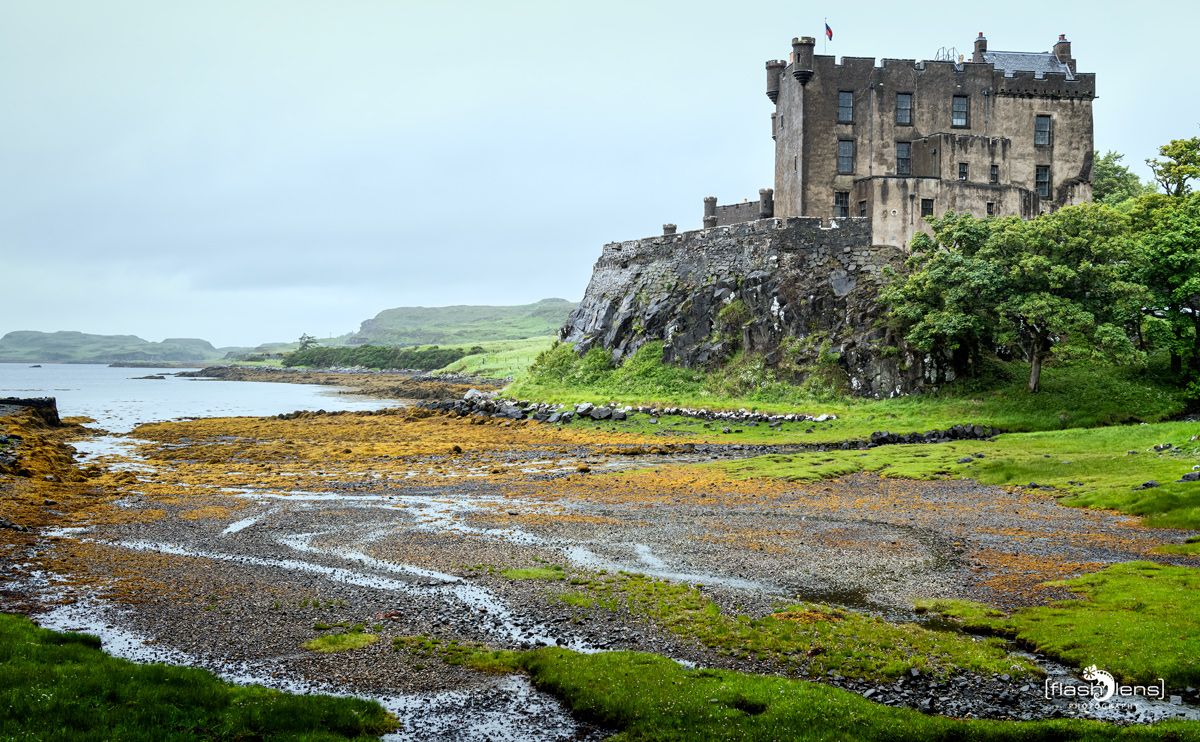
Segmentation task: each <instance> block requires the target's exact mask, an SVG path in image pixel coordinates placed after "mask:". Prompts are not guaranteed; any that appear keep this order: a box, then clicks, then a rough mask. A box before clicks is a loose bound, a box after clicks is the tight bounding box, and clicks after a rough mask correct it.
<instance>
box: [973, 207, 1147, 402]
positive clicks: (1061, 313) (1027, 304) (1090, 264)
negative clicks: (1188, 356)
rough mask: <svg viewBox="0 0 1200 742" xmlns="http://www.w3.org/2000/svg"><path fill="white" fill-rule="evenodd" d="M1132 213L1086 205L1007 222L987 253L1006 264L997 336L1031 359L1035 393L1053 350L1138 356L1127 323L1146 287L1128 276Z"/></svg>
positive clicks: (987, 248) (1062, 352) (1002, 224)
mask: <svg viewBox="0 0 1200 742" xmlns="http://www.w3.org/2000/svg"><path fill="white" fill-rule="evenodd" d="M1128 234H1129V222H1128V218H1127V217H1126V216H1125V215H1123V214H1121V213H1120V212H1118V211H1116V210H1115V209H1112V208H1111V207H1108V206H1104V205H1101V204H1080V205H1078V206H1069V207H1066V208H1063V209H1059V210H1058V211H1055V212H1054V213H1052V214H1046V215H1043V216H1040V217H1038V218H1036V219H1031V220H1029V221H1022V220H1021V219H1019V218H1016V217H1010V218H1008V219H1005V220H1003V222H1002V223H1001V224H999V225H998V226H997V229H996V230H994V232H993V234H992V237H991V239H990V240H989V241H988V244H987V246H986V248H985V251H984V253H985V254H984V257H985V258H987V259H989V260H992V261H994V262H995V263H996V264H997V265H999V266H1001V267H1002V270H1003V271H1004V273H1005V281H1004V290H1003V292H1002V294H1001V299H1000V301H999V303H998V304H997V305H996V307H995V310H996V313H997V315H998V318H999V326H1000V330H1001V332H1000V333H999V334H998V336H997V340H998V341H1000V342H1002V343H1008V344H1013V345H1016V346H1017V347H1019V348H1020V349H1021V350H1022V351H1023V353H1024V355H1025V357H1026V358H1027V359H1028V361H1029V367H1030V369H1029V391H1030V392H1036V391H1038V389H1039V388H1040V384H1041V372H1042V365H1043V364H1044V362H1045V361H1046V359H1047V358H1049V357H1050V356H1051V355H1053V354H1055V353H1059V354H1061V355H1070V356H1079V355H1097V356H1100V355H1103V356H1107V357H1109V358H1112V357H1114V356H1117V357H1120V356H1125V357H1128V356H1131V355H1132V354H1133V351H1134V348H1133V344H1132V343H1131V342H1130V340H1129V337H1128V335H1127V334H1126V333H1125V332H1124V328H1125V327H1127V326H1129V325H1130V324H1132V323H1134V322H1136V319H1135V318H1136V316H1137V314H1138V312H1139V299H1140V297H1141V296H1142V294H1143V291H1142V289H1141V287H1140V286H1139V285H1138V284H1136V283H1135V282H1133V281H1130V280H1128V269H1127V268H1126V265H1127V263H1128V261H1129V259H1130V253H1131V247H1130V244H1129V239H1128Z"/></svg>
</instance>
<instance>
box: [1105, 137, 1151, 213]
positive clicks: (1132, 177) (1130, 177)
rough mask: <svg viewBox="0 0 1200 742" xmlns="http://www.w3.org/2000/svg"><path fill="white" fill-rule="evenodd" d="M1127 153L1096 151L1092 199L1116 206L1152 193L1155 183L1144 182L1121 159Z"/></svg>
mask: <svg viewBox="0 0 1200 742" xmlns="http://www.w3.org/2000/svg"><path fill="white" fill-rule="evenodd" d="M1123 159H1125V155H1122V154H1121V153H1119V152H1113V151H1112V150H1109V151H1108V152H1105V153H1104V154H1100V153H1099V152H1096V153H1095V154H1094V157H1093V159H1092V199H1093V200H1094V201H1097V202H1099V203H1102V204H1108V205H1109V206H1115V205H1117V204H1119V203H1121V202H1122V201H1125V200H1128V199H1130V198H1134V197H1135V196H1141V195H1142V194H1144V193H1152V192H1153V191H1154V185H1153V184H1151V183H1143V182H1142V181H1141V179H1140V178H1138V176H1137V173H1134V172H1133V171H1132V170H1130V169H1129V168H1128V167H1126V166H1125V165H1122V164H1121V160H1123Z"/></svg>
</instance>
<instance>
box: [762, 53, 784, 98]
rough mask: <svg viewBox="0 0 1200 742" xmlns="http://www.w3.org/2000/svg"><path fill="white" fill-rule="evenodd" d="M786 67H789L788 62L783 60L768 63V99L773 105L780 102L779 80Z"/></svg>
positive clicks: (773, 60)
mask: <svg viewBox="0 0 1200 742" xmlns="http://www.w3.org/2000/svg"><path fill="white" fill-rule="evenodd" d="M784 67H787V62H784V61H783V60H781V59H772V60H771V61H769V62H767V97H768V98H770V99H771V102H772V103H774V102H775V101H777V100H779V78H780V76H782V75H783V68H784Z"/></svg>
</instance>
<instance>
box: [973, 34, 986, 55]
mask: <svg viewBox="0 0 1200 742" xmlns="http://www.w3.org/2000/svg"><path fill="white" fill-rule="evenodd" d="M986 51H987V39H986V38H984V35H983V31H980V32H979V35H978V36H976V37H975V54H973V55H972V56H971V61H972V62H982V61H983V53H984V52H986Z"/></svg>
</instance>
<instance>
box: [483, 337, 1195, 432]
mask: <svg viewBox="0 0 1200 742" xmlns="http://www.w3.org/2000/svg"><path fill="white" fill-rule="evenodd" d="M995 371H996V378H995V379H993V380H992V382H991V383H990V384H988V385H987V386H986V388H981V386H980V385H975V386H972V385H967V384H951V385H948V386H947V387H945V388H944V389H943V390H941V391H939V392H938V393H929V394H920V395H911V396H907V397H898V398H895V399H884V400H867V399H857V398H846V397H842V398H836V399H834V398H830V399H814V398H812V397H810V396H805V394H804V391H803V388H802V387H799V386H795V385H791V384H786V383H782V382H780V381H777V380H774V379H772V378H771V377H769V375H768V376H764V377H763V378H757V379H756V378H751V379H750V380H749V381H747V382H745V383H743V384H742V385H741V386H744V387H746V388H745V390H744V391H743V393H740V394H739V393H736V391H737V389H738V386H739V385H738V384H731V383H730V382H729V380H728V378H726V376H725V375H723V374H722V372H716V373H709V374H706V373H703V372H700V371H696V370H693V369H684V368H678V367H674V366H669V365H666V364H664V363H663V362H662V346H661V345H660V344H656V343H651V344H648V345H646V346H643V348H641V349H640V350H639V351H638V352H637V353H636V354H634V355H633V356H632V357H631V358H629V359H628V360H626V361H625V363H623V364H622V365H620V366H618V367H616V368H612V367H610V366H608V364H607V360H606V358H605V357H604V356H603V354H597V353H595V352H592V353H589V354H587V355H585V356H583V357H579V356H576V355H575V354H574V352H573V351H572V350H571V349H570V348H569V347H567V346H562V345H560V346H556V347H555V348H553V349H552V350H550V351H547V352H546V353H545V354H543V355H542V356H540V357H539V358H538V360H537V362H536V363H535V364H534V365H533V367H532V368H530V369H529V371H528V372H527V373H525V374H524V375H522V376H521V377H519V378H517V379H516V381H514V382H513V383H512V384H511V385H510V386H509V387H508V388H507V389H506V390H505V394H506V395H507V396H510V397H514V398H521V399H533V400H538V401H547V402H561V403H575V402H593V403H599V402H608V401H614V402H620V403H623V404H660V405H671V406H683V407H704V408H708V409H739V408H745V409H757V410H759V411H762V412H803V413H807V414H811V415H818V414H821V413H829V414H835V415H837V416H838V419H837V420H835V421H831V422H829V423H823V424H820V425H817V426H814V425H812V424H811V423H810V424H805V425H796V426H790V431H789V434H788V435H782V434H779V433H775V432H772V431H770V430H768V429H767V428H766V427H765V426H763V427H760V428H749V429H744V430H743V432H742V433H741V434H733V435H732V436H724V437H722V438H721V440H725V441H728V442H739V441H744V442H763V441H769V442H780V441H781V440H783V439H794V440H803V441H807V442H828V441H841V440H847V439H861V438H866V437H867V436H869V435H870V434H871V433H872V432H874V431H878V430H887V431H891V432H894V433H909V432H924V431H927V430H933V429H945V428H948V427H950V426H952V425H957V424H961V423H972V424H977V425H987V426H991V427H997V428H1001V429H1004V430H1007V431H1011V432H1019V431H1034V430H1059V429H1064V428H1082V427H1096V426H1100V425H1113V424H1118V423H1125V422H1158V421H1161V420H1163V419H1166V418H1169V417H1171V416H1173V415H1177V414H1179V413H1181V412H1182V411H1183V410H1184V409H1185V407H1186V400H1185V395H1184V393H1183V392H1182V391H1181V390H1180V389H1178V388H1175V387H1173V386H1170V385H1168V384H1166V383H1163V382H1162V381H1160V374H1161V369H1160V368H1159V367H1157V366H1154V367H1149V368H1144V367H1116V366H1103V365H1096V364H1078V365H1068V364H1060V365H1056V366H1052V367H1048V368H1047V369H1046V370H1045V372H1044V375H1043V379H1042V387H1043V388H1042V391H1041V392H1040V393H1038V394H1029V393H1028V392H1027V391H1026V390H1025V383H1026V377H1027V376H1028V367H1027V366H1026V365H1025V364H1023V363H1009V364H996V366H995ZM660 422H661V421H660ZM672 422H673V421H672ZM646 424H647V423H646V421H645V418H644V416H642V419H641V420H640V421H639V420H638V419H637V417H635V418H634V419H633V420H631V421H630V423H629V425H630V426H635V427H636V426H642V427H644V426H645V425H646ZM676 427H677V428H678V431H679V432H688V431H690V432H693V433H696V434H698V435H706V436H712V435H714V434H719V433H720V428H721V426H720V425H717V426H716V427H715V430H713V429H705V428H703V427H702V424H701V423H699V422H696V421H689V422H688V423H687V424H686V425H681V426H676ZM808 428H813V431H812V432H811V433H806V432H805V430H807V429H808ZM662 429H663V428H661V427H660V428H658V430H662Z"/></svg>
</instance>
